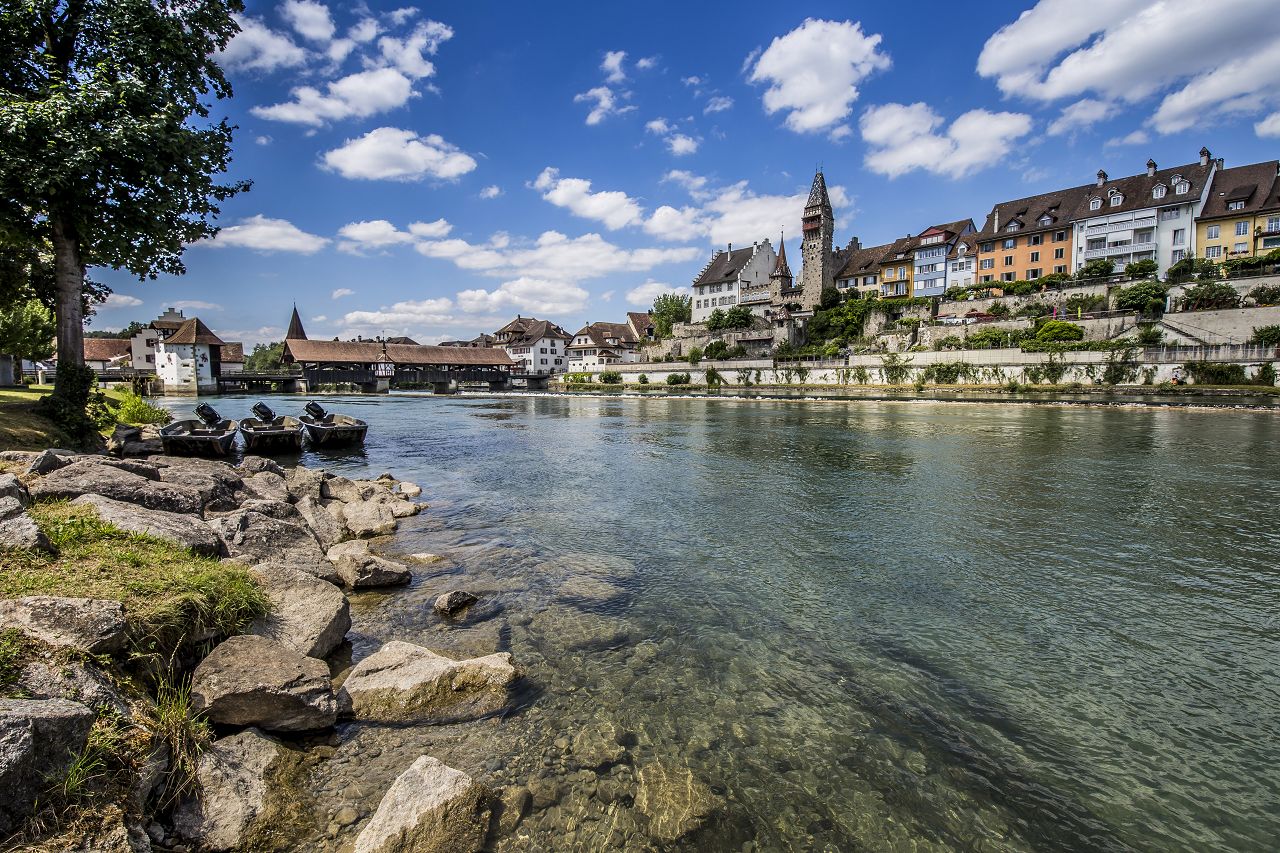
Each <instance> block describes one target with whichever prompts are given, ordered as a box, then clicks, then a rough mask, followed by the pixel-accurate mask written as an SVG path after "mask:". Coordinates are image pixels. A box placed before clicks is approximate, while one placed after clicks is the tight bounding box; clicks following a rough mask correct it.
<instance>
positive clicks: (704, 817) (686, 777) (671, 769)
mask: <svg viewBox="0 0 1280 853" xmlns="http://www.w3.org/2000/svg"><path fill="white" fill-rule="evenodd" d="M638 776H639V778H640V786H639V788H638V790H637V791H636V808H638V809H639V810H640V811H641V813H643V814H644V815H645V816H646V817H648V818H649V835H650V836H651V837H652V838H653V839H654V840H655V841H658V842H660V843H662V844H664V845H667V844H674V843H675V842H677V841H679V840H680V839H682V838H684V837H686V836H689V835H692V834H693V833H695V832H697V831H698V830H699V829H701V828H702V827H703V825H705V824H706V823H707V821H708V820H710V819H711V818H712V817H713V816H714V815H715V814H716V813H717V812H718V811H720V810H721V809H722V808H723V807H724V799H723V798H722V797H720V796H718V795H717V794H715V793H714V792H713V791H712V790H711V789H710V788H709V787H707V785H706V784H705V783H703V782H702V781H700V780H699V779H698V778H697V777H696V776H694V775H693V771H691V770H689V769H688V768H687V767H676V766H673V765H668V764H664V763H661V762H654V763H652V764H646V765H645V766H644V767H641V768H640V770H639V773H638Z"/></svg>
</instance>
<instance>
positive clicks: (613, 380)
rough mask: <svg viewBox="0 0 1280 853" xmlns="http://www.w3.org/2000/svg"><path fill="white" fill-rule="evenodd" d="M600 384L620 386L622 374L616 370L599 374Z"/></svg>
mask: <svg viewBox="0 0 1280 853" xmlns="http://www.w3.org/2000/svg"><path fill="white" fill-rule="evenodd" d="M600 382H601V383H602V384H604V385H621V384H622V374H621V373H619V372H618V371H616V370H606V371H604V372H603V373H601V374H600Z"/></svg>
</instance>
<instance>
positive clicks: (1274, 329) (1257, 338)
mask: <svg viewBox="0 0 1280 853" xmlns="http://www.w3.org/2000/svg"><path fill="white" fill-rule="evenodd" d="M1249 343H1251V344H1261V345H1262V346H1264V347H1280V326H1254V327H1253V335H1251V336H1250V338H1249Z"/></svg>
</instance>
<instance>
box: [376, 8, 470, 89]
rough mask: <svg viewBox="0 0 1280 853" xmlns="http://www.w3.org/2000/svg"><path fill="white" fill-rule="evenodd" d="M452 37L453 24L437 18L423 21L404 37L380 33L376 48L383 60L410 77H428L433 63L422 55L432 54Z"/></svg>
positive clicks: (431, 74) (432, 71)
mask: <svg viewBox="0 0 1280 853" xmlns="http://www.w3.org/2000/svg"><path fill="white" fill-rule="evenodd" d="M451 38H453V28H452V27H450V26H448V25H447V24H442V23H440V22H439V21H423V22H422V23H420V24H418V26H417V27H415V28H414V30H413V32H412V33H410V34H409V35H408V36H407V37H405V38H402V39H401V38H395V37H393V36H383V37H382V38H380V39H378V49H379V50H380V51H381V52H382V58H383V60H385V61H386V62H389V63H390V64H391V65H393V66H394V67H396V68H397V69H399V70H400V71H402V72H403V73H405V74H407V75H408V76H409V77H411V78H412V79H414V80H419V79H421V78H423V77H431V76H433V75H434V74H435V73H436V67H435V65H434V64H432V63H431V62H430V61H429V60H428V59H427V58H426V57H428V56H435V54H436V52H437V51H438V50H439V49H440V45H442V44H444V43H445V42H447V41H448V40H449V39H451Z"/></svg>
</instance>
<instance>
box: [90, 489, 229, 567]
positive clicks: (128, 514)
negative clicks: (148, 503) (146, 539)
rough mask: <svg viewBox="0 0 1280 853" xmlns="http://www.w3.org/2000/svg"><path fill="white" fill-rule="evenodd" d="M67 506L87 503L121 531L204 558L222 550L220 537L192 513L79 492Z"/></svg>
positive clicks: (216, 554)
mask: <svg viewBox="0 0 1280 853" xmlns="http://www.w3.org/2000/svg"><path fill="white" fill-rule="evenodd" d="M71 505H72V506H91V507H93V508H94V510H95V511H96V512H97V513H98V517H99V518H101V519H102V520H103V521H105V522H108V523H109V524H112V525H115V526H116V527H118V528H120V529H121V530H126V531H128V532H130V533H145V534H146V535H148V536H154V537H155V538H157V539H163V540H164V541H166V542H172V543H173V544H175V545H178V546H179V547H182V548H188V549H190V550H192V551H194V552H195V553H197V554H200V555H202V556H205V557H216V556H218V555H219V554H220V553H222V540H221V539H219V538H218V536H217V534H215V533H214V532H213V528H212V527H210V526H209V525H208V524H206V523H205V522H204V521H202V520H200V519H199V518H197V517H196V516H194V515H183V514H179V513H176V512H164V511H162V510H158V509H147V508H146V507H142V506H138V505H137V504H131V503H125V502H124V501H117V500H112V499H111V498H104V497H103V496H102V495H81V496H80V497H78V498H76V499H75V500H73V501H72V502H71Z"/></svg>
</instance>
